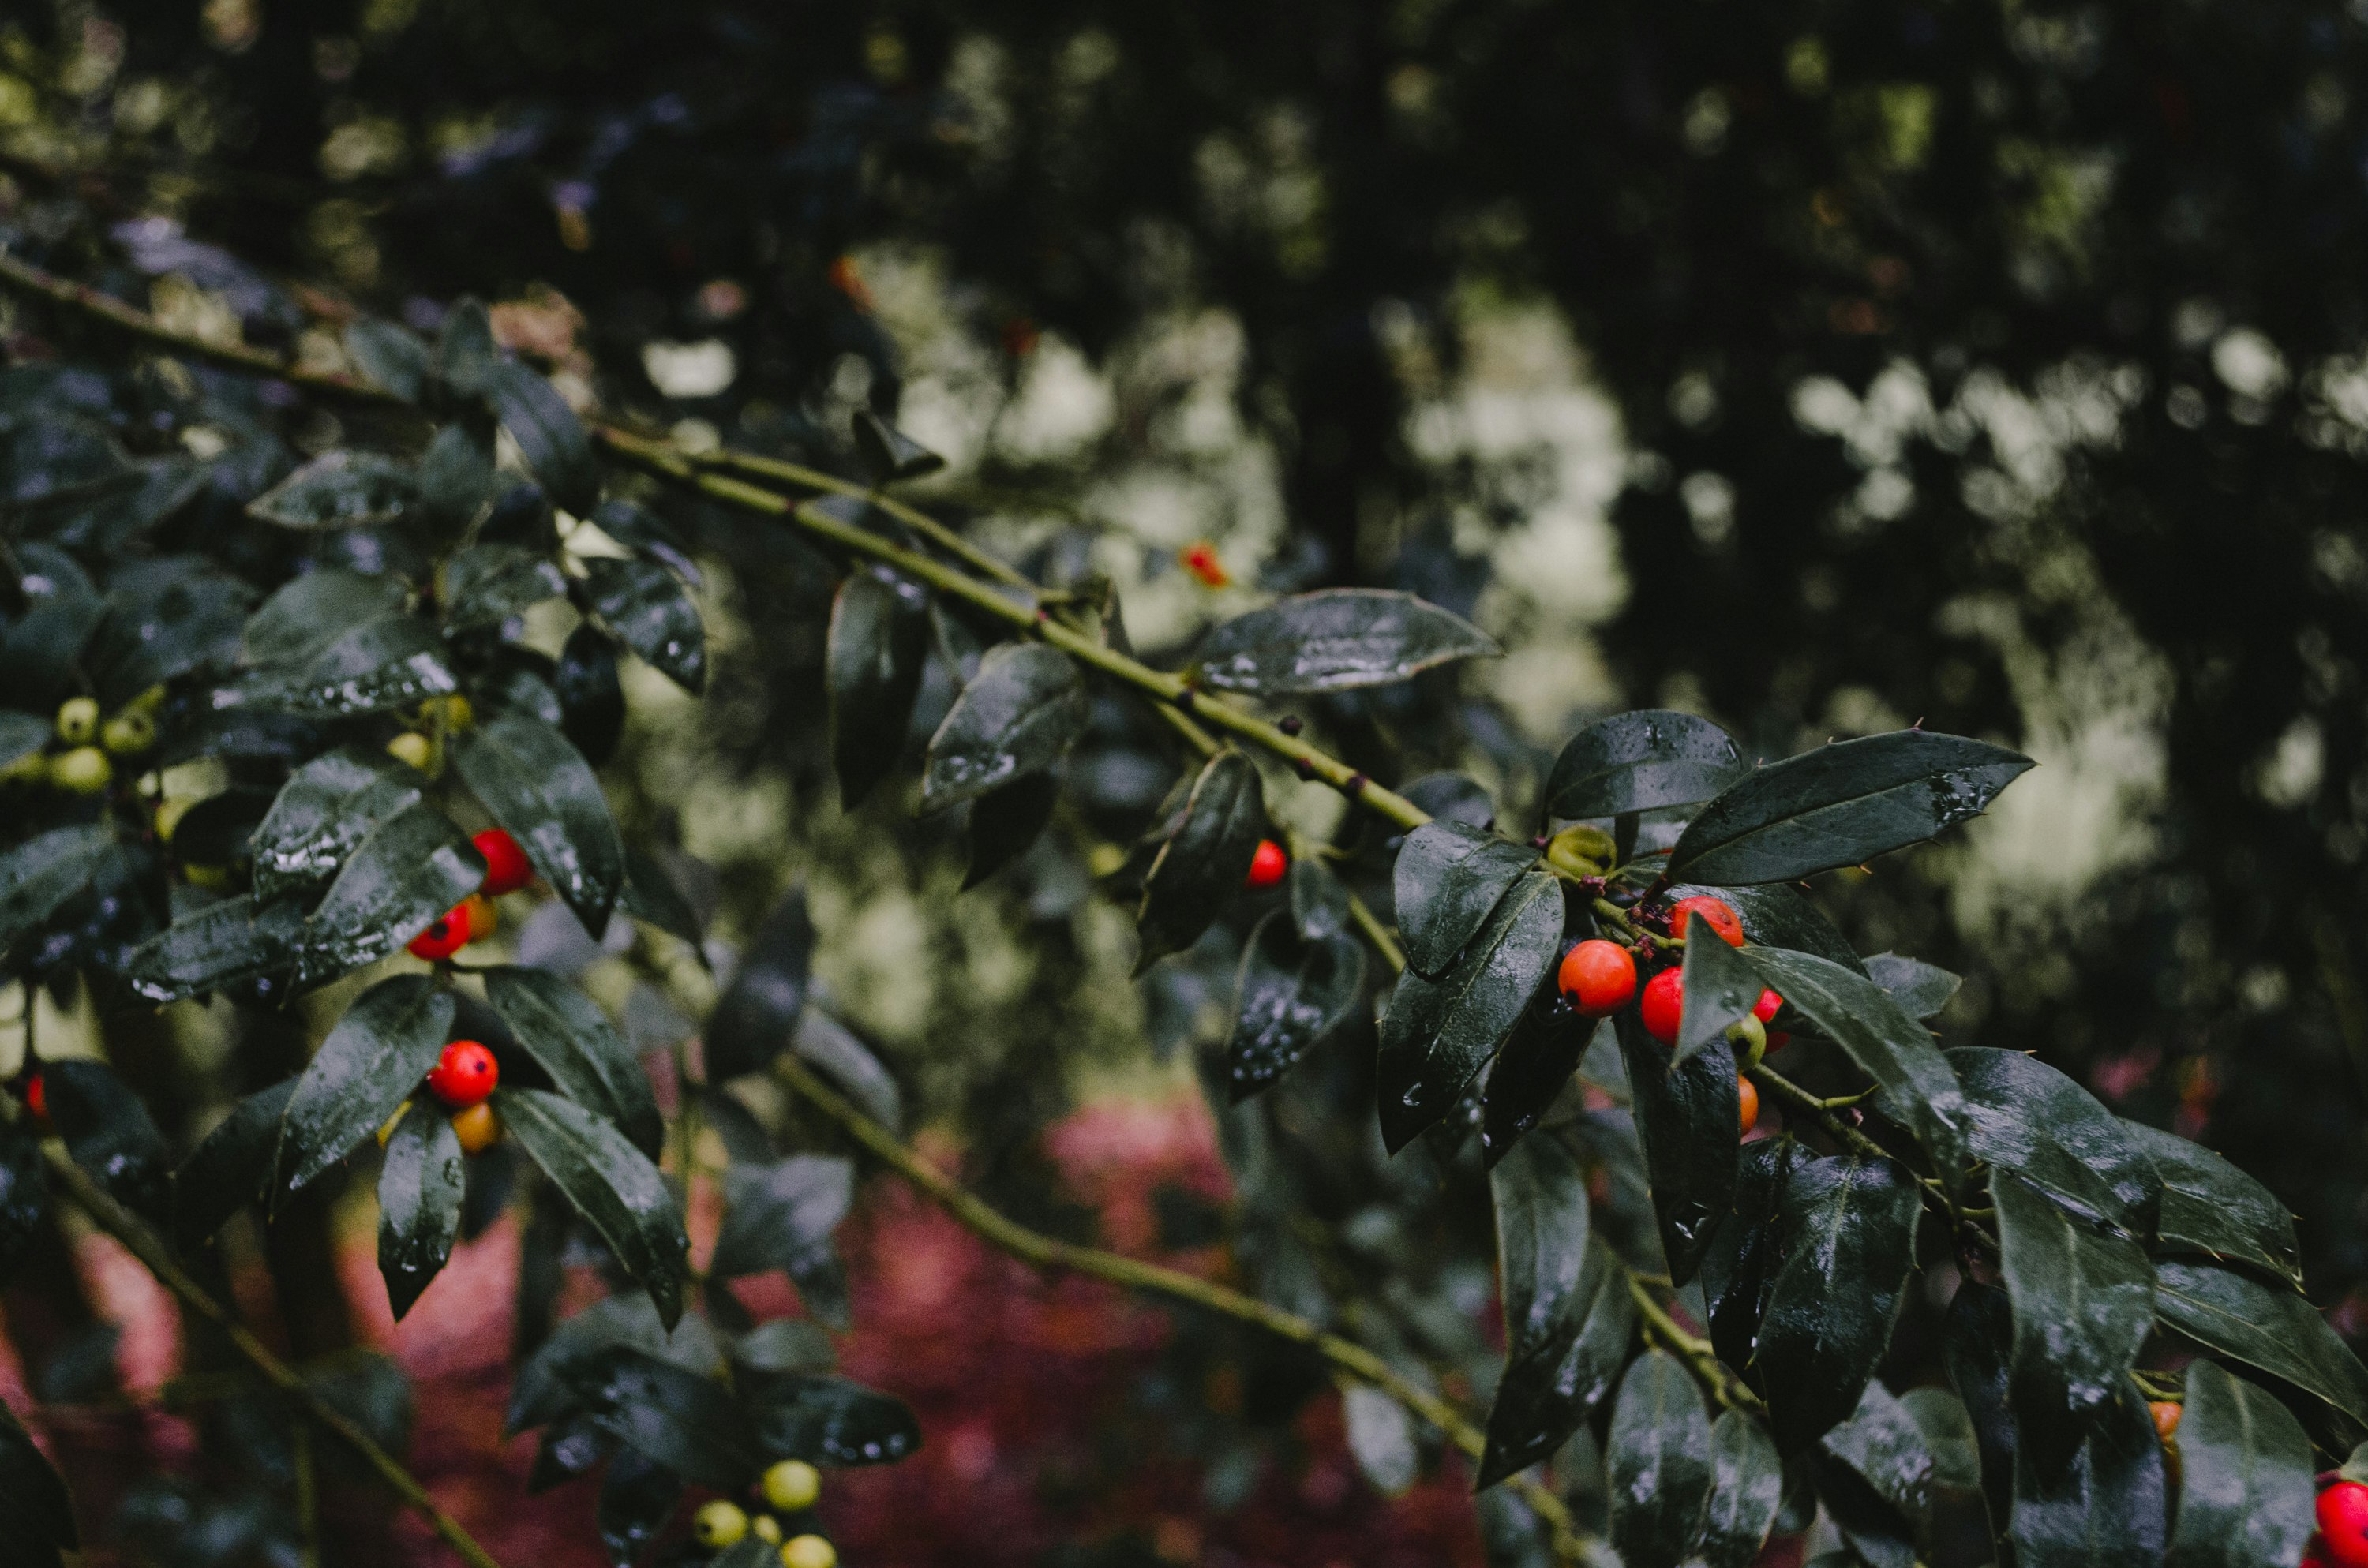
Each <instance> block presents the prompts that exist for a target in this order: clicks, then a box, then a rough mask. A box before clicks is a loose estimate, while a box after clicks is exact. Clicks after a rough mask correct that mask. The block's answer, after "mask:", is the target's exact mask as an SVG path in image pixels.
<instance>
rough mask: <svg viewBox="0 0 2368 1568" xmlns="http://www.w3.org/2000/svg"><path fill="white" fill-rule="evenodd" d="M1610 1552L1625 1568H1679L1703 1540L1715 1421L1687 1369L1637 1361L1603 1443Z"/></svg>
mask: <svg viewBox="0 0 2368 1568" xmlns="http://www.w3.org/2000/svg"><path fill="white" fill-rule="evenodd" d="M1604 1463H1605V1468H1606V1470H1607V1471H1608V1472H1609V1475H1610V1481H1611V1486H1610V1495H1611V1529H1610V1531H1609V1534H1610V1536H1611V1545H1612V1547H1613V1549H1614V1550H1616V1551H1618V1552H1619V1553H1620V1561H1621V1562H1622V1563H1624V1564H1626V1565H1627V1568H1677V1564H1679V1562H1684V1561H1685V1560H1686V1559H1687V1558H1688V1557H1690V1556H1691V1555H1692V1553H1693V1551H1694V1548H1695V1546H1696V1544H1697V1543H1698V1542H1699V1541H1700V1540H1701V1539H1702V1516H1703V1504H1704V1503H1705V1502H1706V1501H1707V1500H1708V1498H1709V1495H1710V1488H1711V1482H1712V1471H1711V1446H1710V1415H1709V1413H1708V1412H1707V1411H1705V1410H1704V1409H1703V1408H1702V1391H1701V1390H1700V1389H1698V1388H1696V1387H1695V1386H1694V1380H1693V1374H1692V1373H1691V1372H1689V1371H1687V1370H1686V1369H1685V1365H1684V1363H1683V1362H1680V1361H1679V1359H1678V1358H1676V1357H1674V1356H1671V1355H1669V1354H1668V1352H1667V1351H1664V1350H1657V1349H1656V1350H1647V1351H1645V1353H1644V1354H1643V1355H1642V1356H1639V1357H1637V1358H1636V1360H1635V1362H1634V1365H1632V1366H1631V1367H1630V1368H1629V1369H1628V1375H1627V1376H1626V1377H1624V1378H1622V1379H1621V1380H1620V1397H1619V1399H1618V1400H1617V1401H1615V1402H1614V1403H1613V1404H1612V1407H1611V1431H1610V1433H1609V1435H1608V1436H1607V1437H1606V1438H1605V1441H1604Z"/></svg>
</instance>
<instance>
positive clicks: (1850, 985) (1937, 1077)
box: [1737, 947, 1966, 1179]
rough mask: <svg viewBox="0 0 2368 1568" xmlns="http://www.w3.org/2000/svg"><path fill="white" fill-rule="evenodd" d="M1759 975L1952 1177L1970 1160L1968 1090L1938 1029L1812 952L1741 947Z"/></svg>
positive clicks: (1858, 976) (1944, 1173) (1863, 979)
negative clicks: (1853, 1067)
mask: <svg viewBox="0 0 2368 1568" xmlns="http://www.w3.org/2000/svg"><path fill="white" fill-rule="evenodd" d="M1737 950H1738V951H1739V952H1741V953H1742V955H1743V956H1744V958H1746V959H1747V960H1749V961H1750V963H1751V964H1752V966H1753V967H1754V968H1756V969H1758V970H1759V978H1760V979H1761V980H1762V981H1764V982H1766V983H1767V984H1768V985H1769V986H1770V988H1771V989H1773V990H1774V991H1775V992H1776V994H1778V995H1780V996H1782V997H1783V998H1784V1002H1785V1005H1786V1006H1790V1007H1793V1008H1795V1009H1797V1010H1798V1011H1799V1012H1800V1013H1801V1014H1802V1015H1803V1016H1804V1017H1807V1018H1808V1019H1809V1021H1810V1022H1811V1023H1813V1024H1814V1025H1816V1028H1817V1029H1818V1031H1819V1032H1820V1033H1822V1034H1823V1035H1824V1036H1825V1037H1826V1038H1827V1040H1832V1041H1833V1042H1834V1043H1835V1044H1837V1045H1839V1046H1840V1047H1841V1048H1842V1050H1843V1051H1845V1052H1846V1053H1848V1055H1849V1056H1850V1060H1851V1061H1852V1062H1857V1063H1858V1065H1859V1068H1860V1070H1861V1072H1863V1073H1865V1074H1866V1075H1867V1076H1868V1077H1870V1078H1873V1080H1874V1081H1875V1084H1876V1085H1877V1086H1878V1087H1879V1088H1881V1089H1882V1090H1883V1091H1884V1095H1885V1096H1886V1097H1887V1101H1888V1103H1889V1104H1890V1105H1891V1106H1892V1107H1893V1108H1895V1114H1896V1115H1897V1117H1898V1118H1899V1119H1900V1120H1901V1122H1902V1123H1903V1124H1904V1125H1905V1126H1906V1127H1907V1130H1908V1131H1910V1132H1912V1133H1914V1134H1915V1135H1916V1141H1917V1142H1919V1143H1921V1144H1923V1145H1924V1148H1925V1151H1926V1153H1930V1155H1931V1156H1932V1161H1933V1164H1934V1165H1938V1166H1939V1167H1940V1169H1941V1174H1942V1176H1943V1177H1944V1179H1945V1178H1947V1177H1949V1176H1952V1175H1953V1174H1954V1173H1956V1172H1957V1171H1959V1170H1961V1169H1963V1168H1964V1164H1965V1131H1964V1127H1965V1118H1966V1109H1965V1103H1964V1094H1963V1093H1962V1092H1961V1091H1960V1090H1959V1089H1958V1087H1957V1076H1956V1074H1953V1073H1952V1072H1950V1071H1949V1064H1948V1062H1945V1061H1944V1060H1942V1058H1941V1048H1940V1047H1939V1046H1938V1045H1936V1044H1934V1043H1933V1040H1932V1036H1931V1032H1930V1030H1928V1029H1926V1028H1925V1027H1924V1026H1923V1025H1922V1024H1920V1023H1918V1022H1917V1021H1916V1020H1915V1019H1914V1018H1911V1017H1908V1016H1907V1014H1906V1013H1904V1012H1902V1011H1901V1010H1900V1007H1899V1004H1898V1003H1896V1002H1895V1001H1893V1000H1892V999H1891V996H1890V994H1888V993H1886V992H1885V991H1884V990H1883V989H1882V988H1881V987H1880V986H1878V985H1876V984H1875V983H1874V982H1873V981H1871V980H1869V979H1867V978H1866V976H1864V975H1862V974H1859V973H1857V972H1855V971H1851V970H1848V969H1845V968H1843V967H1842V966H1841V965H1839V964H1838V963H1834V962H1831V961H1829V960H1825V959H1821V958H1818V957H1816V955H1815V954H1812V953H1804V952H1798V951H1794V950H1793V949H1786V948H1760V947H1752V948H1744V949H1737Z"/></svg>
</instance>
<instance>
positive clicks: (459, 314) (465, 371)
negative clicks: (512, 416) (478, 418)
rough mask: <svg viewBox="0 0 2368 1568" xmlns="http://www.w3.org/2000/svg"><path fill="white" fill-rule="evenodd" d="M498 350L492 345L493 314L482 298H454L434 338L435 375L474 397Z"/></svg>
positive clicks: (483, 384) (483, 381) (458, 390)
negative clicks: (440, 328)
mask: <svg viewBox="0 0 2368 1568" xmlns="http://www.w3.org/2000/svg"><path fill="white" fill-rule="evenodd" d="M500 352H501V351H500V350H499V349H497V348H495V347H494V324H493V318H492V316H491V315H490V314H489V313H488V312H486V310H485V307H484V301H479V300H475V299H470V298H466V297H464V298H461V299H459V300H455V301H453V302H452V308H451V309H450V311H448V312H445V316H444V329H443V331H442V332H441V333H439V334H438V335H437V339H436V362H435V372H436V378H437V380H438V381H442V382H443V383H444V385H445V386H446V387H448V388H450V390H451V391H453V392H457V393H459V394H460V395H461V396H463V397H474V396H476V395H478V394H479V393H481V392H484V390H485V382H486V379H487V378H488V377H489V376H490V375H491V374H492V373H493V368H494V365H495V362H496V361H497V359H498V358H499V356H500Z"/></svg>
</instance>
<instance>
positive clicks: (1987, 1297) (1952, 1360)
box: [1941, 1280, 2017, 1531]
mask: <svg viewBox="0 0 2368 1568" xmlns="http://www.w3.org/2000/svg"><path fill="white" fill-rule="evenodd" d="M2013 1344H2014V1309H2013V1307H2012V1305H2011V1303H2009V1301H2008V1300H2007V1294H2006V1292H2005V1291H2004V1290H1997V1289H1994V1288H1993V1287H1991V1286H1987V1285H1983V1284H1979V1283H1976V1282H1975V1281H1973V1280H1966V1281H1965V1282H1964V1283H1963V1284H1961V1285H1959V1286H1958V1287H1957V1293H1956V1294H1955V1295H1954V1296H1952V1297H1951V1298H1950V1301H1949V1310H1948V1313H1947V1315H1946V1317H1945V1318H1944V1320H1943V1322H1942V1327H1941V1364H1942V1365H1943V1366H1944V1367H1945V1368H1946V1369H1948V1374H1949V1383H1950V1386H1951V1387H1952V1388H1954V1389H1955V1390H1956V1391H1957V1398H1958V1399H1959V1401H1960V1402H1961V1403H1963V1405H1964V1411H1965V1415H1966V1416H1967V1417H1968V1419H1970V1420H1971V1422H1972V1423H1973V1428H1974V1439H1975V1447H1976V1449H1977V1450H1978V1452H1979V1455H1980V1462H1981V1483H1982V1492H1983V1494H1984V1496H1985V1498H1986V1500H1987V1505H1988V1508H1989V1517H1990V1524H1991V1528H1992V1529H1993V1531H1996V1530H1998V1529H2001V1528H2004V1526H2005V1524H2006V1518H2007V1514H2008V1512H2009V1510H2010V1509H2011V1508H2012V1506H2013V1504H2014V1470H2015V1449H2016V1446H2017V1445H2016V1441H2015V1428H2014V1415H2013V1413H2012V1412H2010V1411H2009V1409H2008V1408H2007V1358H2008V1357H2009V1354H2011V1352H2012V1349H2013Z"/></svg>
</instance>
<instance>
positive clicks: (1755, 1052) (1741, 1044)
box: [1726, 1013, 1768, 1068]
mask: <svg viewBox="0 0 2368 1568" xmlns="http://www.w3.org/2000/svg"><path fill="white" fill-rule="evenodd" d="M1726 1040H1727V1043H1728V1044H1729V1045H1732V1046H1733V1047H1735V1054H1736V1059H1737V1060H1738V1061H1740V1062H1742V1063H1743V1065H1744V1066H1745V1067H1747V1068H1749V1067H1757V1066H1758V1065H1759V1059H1760V1058H1761V1057H1763V1056H1765V1055H1767V1054H1768V1026H1767V1025H1766V1024H1763V1023H1761V1022H1760V1021H1759V1019H1758V1018H1757V1017H1753V1016H1752V1015H1751V1014H1749V1013H1746V1014H1745V1015H1744V1016H1743V1017H1742V1018H1741V1019H1740V1020H1738V1021H1737V1022H1735V1023H1732V1024H1729V1025H1727V1026H1726Z"/></svg>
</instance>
